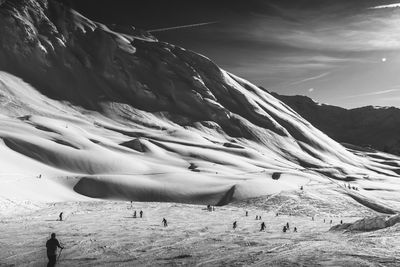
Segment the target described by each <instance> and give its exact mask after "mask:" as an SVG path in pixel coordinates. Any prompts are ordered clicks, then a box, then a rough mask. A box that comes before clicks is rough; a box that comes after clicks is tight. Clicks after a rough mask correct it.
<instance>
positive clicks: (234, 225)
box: [233, 221, 237, 229]
mask: <svg viewBox="0 0 400 267" xmlns="http://www.w3.org/2000/svg"><path fill="white" fill-rule="evenodd" d="M236 227H237V221H234V222H233V229H236Z"/></svg>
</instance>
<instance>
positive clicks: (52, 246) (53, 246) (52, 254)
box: [46, 233, 64, 267]
mask: <svg viewBox="0 0 400 267" xmlns="http://www.w3.org/2000/svg"><path fill="white" fill-rule="evenodd" d="M57 247H59V248H61V249H64V247H62V246H61V245H60V242H58V240H57V239H56V234H55V233H52V234H51V238H50V239H49V240H47V242H46V248H47V258H48V259H49V262H48V263H47V267H53V266H55V265H56V262H57Z"/></svg>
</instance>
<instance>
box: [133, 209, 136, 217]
mask: <svg viewBox="0 0 400 267" xmlns="http://www.w3.org/2000/svg"><path fill="white" fill-rule="evenodd" d="M133 218H136V210H135V211H134V212H133Z"/></svg>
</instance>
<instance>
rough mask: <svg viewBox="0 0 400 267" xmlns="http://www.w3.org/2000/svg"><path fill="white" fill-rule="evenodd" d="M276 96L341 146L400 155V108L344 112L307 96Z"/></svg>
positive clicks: (366, 108)
mask: <svg viewBox="0 0 400 267" xmlns="http://www.w3.org/2000/svg"><path fill="white" fill-rule="evenodd" d="M273 95H274V96H275V97H276V98H278V99H280V100H281V101H283V102H285V103H286V104H287V105H289V106H290V107H291V108H293V109H294V110H295V111H296V112H297V113H299V114H300V115H301V116H302V117H304V118H305V119H307V120H308V121H309V122H311V123H312V124H313V125H314V126H315V127H317V128H318V129H320V130H321V131H323V132H324V133H326V134H327V135H328V136H329V137H331V138H333V139H334V140H336V141H338V142H342V143H349V144H353V145H357V146H363V147H372V148H375V149H378V150H381V151H385V152H388V153H392V154H397V155H400V109H398V108H394V107H387V108H385V107H381V108H379V107H372V106H368V107H362V108H355V109H344V108H340V107H335V106H331V105H325V104H319V103H316V102H314V101H313V100H312V99H311V98H308V97H306V96H283V95H278V94H273Z"/></svg>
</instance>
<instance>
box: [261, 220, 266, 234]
mask: <svg viewBox="0 0 400 267" xmlns="http://www.w3.org/2000/svg"><path fill="white" fill-rule="evenodd" d="M264 230H265V222H262V223H261V229H260V232H261V231H264Z"/></svg>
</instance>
